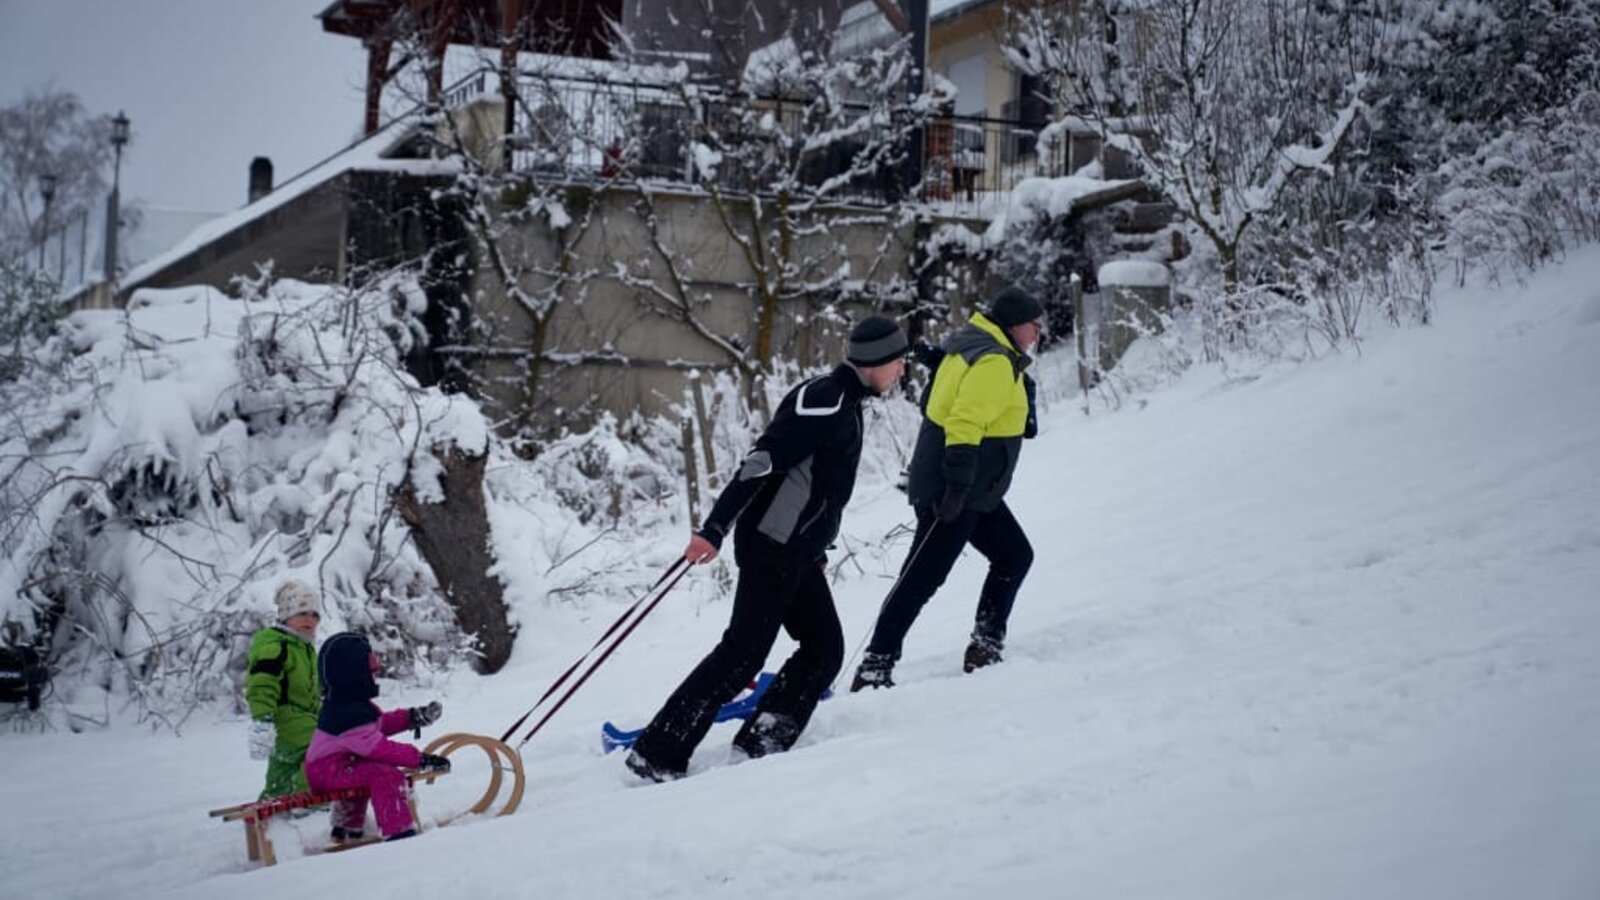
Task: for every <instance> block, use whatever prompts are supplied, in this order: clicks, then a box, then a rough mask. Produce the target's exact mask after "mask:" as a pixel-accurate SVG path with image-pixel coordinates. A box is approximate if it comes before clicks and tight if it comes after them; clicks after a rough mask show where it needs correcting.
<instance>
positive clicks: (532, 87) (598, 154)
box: [446, 74, 1067, 215]
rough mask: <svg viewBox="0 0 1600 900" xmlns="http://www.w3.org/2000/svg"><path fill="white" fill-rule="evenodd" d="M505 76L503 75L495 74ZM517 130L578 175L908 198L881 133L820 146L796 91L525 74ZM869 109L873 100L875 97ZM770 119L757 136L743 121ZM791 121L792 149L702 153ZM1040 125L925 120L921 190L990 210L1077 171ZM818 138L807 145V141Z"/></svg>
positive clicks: (550, 160) (547, 163)
mask: <svg viewBox="0 0 1600 900" xmlns="http://www.w3.org/2000/svg"><path fill="white" fill-rule="evenodd" d="M492 82H493V83H492ZM499 92H500V88H499V84H498V83H497V81H496V79H494V78H492V77H491V78H486V77H485V76H483V75H481V74H480V75H478V76H476V77H474V78H471V79H468V80H467V81H464V82H462V83H461V84H460V85H458V86H457V87H456V88H455V89H453V90H452V91H450V92H449V93H448V94H447V95H446V96H447V99H448V101H449V102H447V103H446V106H447V108H451V109H458V108H460V107H461V106H464V105H466V104H467V103H470V102H472V101H473V100H477V99H480V98H488V97H494V98H498V97H499ZM518 96H519V97H520V99H521V102H522V108H521V109H519V111H518V116H517V120H516V121H517V132H516V133H515V134H513V135H511V136H509V137H508V138H507V140H506V144H507V147H508V148H509V160H510V161H509V167H510V169H511V170H512V171H515V172H528V173H544V174H547V175H551V176H555V177H560V178H563V179H566V180H571V181H600V180H605V179H609V178H613V177H616V176H618V175H623V174H626V175H628V176H630V177H635V178H642V179H648V180H654V181H661V182H666V183H679V184H685V185H695V184H698V183H699V182H700V177H701V176H702V175H704V174H705V172H706V170H707V169H714V171H715V183H716V184H717V186H718V187H719V188H721V189H723V190H728V191H735V192H758V193H762V192H767V191H770V190H773V189H774V188H775V187H776V186H777V185H778V184H781V183H792V182H794V181H798V182H799V184H800V185H803V186H809V187H811V188H814V189H821V190H824V191H825V193H826V196H827V197H828V198H829V199H831V200H836V201H839V202H850V203H856V204H864V205H870V206H881V205H887V204H889V203H893V202H897V201H901V200H904V199H905V198H906V193H907V192H906V189H905V187H904V185H903V183H902V180H903V176H902V173H901V172H900V171H899V170H898V168H897V167H896V168H895V169H893V170H890V169H888V168H871V167H868V166H866V165H863V164H862V157H861V154H862V153H864V152H867V151H868V148H869V146H870V145H871V144H872V143H873V139H851V138H841V139H835V140H831V141H827V142H823V143H821V145H820V146H815V147H808V146H807V144H808V142H807V141H806V140H805V138H806V137H807V135H806V134H805V129H806V128H807V127H808V126H807V123H806V122H805V120H804V117H805V115H806V107H805V105H804V104H802V103H799V102H797V101H794V100H784V99H781V98H762V99H755V100H741V99H718V98H716V97H715V95H712V94H710V93H709V92H706V91H700V92H699V93H698V95H697V96H696V98H695V102H694V104H693V105H692V106H691V105H690V104H688V103H686V102H684V98H683V95H682V94H681V93H680V92H679V90H678V89H677V88H676V87H675V86H671V85H663V84H659V83H647V82H615V81H602V80H592V79H584V78H551V77H540V78H538V79H522V80H520V81H519V84H518ZM863 110H864V108H863ZM741 128H744V129H761V130H764V133H759V134H757V133H752V134H750V135H748V136H741V135H740V134H738V131H739V129H741ZM775 131H776V132H783V133H784V134H786V135H787V137H788V138H789V139H790V140H789V141H787V142H786V145H787V147H788V148H789V151H790V152H791V154H793V155H792V156H791V158H789V159H784V160H774V159H765V160H761V161H757V162H754V163H752V162H751V161H750V160H747V159H734V158H731V155H730V158H727V159H724V160H722V161H720V162H719V163H717V164H716V165H715V166H714V167H713V166H708V165H706V164H705V161H703V160H697V159H696V150H695V144H696V142H697V136H699V135H704V134H707V133H710V132H715V133H716V134H717V135H718V138H719V140H720V141H721V142H722V143H723V144H724V145H730V144H734V143H737V142H739V141H741V140H748V141H763V142H769V143H772V138H773V132H775ZM1038 137H1039V129H1038V128H1037V127H1030V126H1028V125H1025V124H1023V123H1021V122H1017V121H1012V120H1006V119H996V118H987V117H982V116H945V117H939V118H935V119H932V120H929V121H928V122H927V123H926V124H925V126H924V128H923V147H924V167H923V178H922V181H921V184H920V185H917V186H916V188H915V192H914V194H913V196H912V199H914V200H919V201H922V202H925V203H928V204H931V205H934V206H937V207H939V208H940V209H941V210H942V211H945V212H948V213H951V214H955V215H985V214H987V213H989V212H990V211H992V210H993V209H994V208H996V207H998V206H999V205H1002V204H1003V203H1004V200H1005V198H1006V197H1007V196H1009V194H1010V192H1011V191H1012V190H1013V189H1014V188H1015V187H1016V185H1017V184H1018V183H1019V182H1020V181H1022V180H1023V179H1025V178H1031V177H1038V176H1045V177H1050V176H1055V175H1060V174H1064V173H1065V171H1066V165H1067V158H1066V148H1065V147H1064V146H1062V145H1060V144H1058V145H1057V146H1056V147H1054V148H1053V151H1052V152H1050V153H1045V154H1041V153H1039V151H1038V145H1039V139H1038ZM798 148H807V149H798Z"/></svg>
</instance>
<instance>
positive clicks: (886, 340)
mask: <svg viewBox="0 0 1600 900" xmlns="http://www.w3.org/2000/svg"><path fill="white" fill-rule="evenodd" d="M910 346H911V341H910V340H909V339H908V338H907V337H906V333H905V331H904V330H903V329H901V327H900V326H899V325H896V324H895V322H894V320H893V319H886V318H884V317H883V316H868V317H867V318H865V319H862V320H861V321H860V322H858V323H856V327H854V328H852V329H850V351H849V353H848V354H846V356H845V359H848V360H849V361H850V362H852V363H854V364H855V365H857V366H869V367H870V366H881V365H883V364H884V363H886V362H890V361H892V360H894V359H897V358H899V357H902V356H905V355H906V349H907V348H909V347H910Z"/></svg>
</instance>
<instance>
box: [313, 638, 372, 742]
mask: <svg viewBox="0 0 1600 900" xmlns="http://www.w3.org/2000/svg"><path fill="white" fill-rule="evenodd" d="M374 659H375V657H374V656H373V655H372V645H371V644H369V643H367V639H366V638H364V637H362V636H361V635H359V634H356V633H355V632H354V631H341V632H339V633H338V634H336V635H334V636H333V637H331V638H328V640H327V641H326V642H324V643H323V645H322V649H321V650H319V651H317V677H318V679H319V680H321V682H322V712H321V714H319V715H318V716H317V727H318V728H320V729H321V730H323V731H326V732H327V733H329V734H343V733H344V732H346V731H349V730H350V729H352V728H355V727H356V726H358V725H365V724H366V723H368V722H374V721H377V719H378V708H377V707H376V706H374V705H373V703H372V698H373V697H376V696H378V682H377V680H376V679H374V678H373V677H372V670H373V661H374Z"/></svg>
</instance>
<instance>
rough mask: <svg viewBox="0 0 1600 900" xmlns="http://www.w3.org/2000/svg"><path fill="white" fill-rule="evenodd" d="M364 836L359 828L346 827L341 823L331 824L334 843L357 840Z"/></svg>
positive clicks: (346, 842)
mask: <svg viewBox="0 0 1600 900" xmlns="http://www.w3.org/2000/svg"><path fill="white" fill-rule="evenodd" d="M364 836H365V835H364V833H363V832H362V830H361V829H359V828H346V827H344V826H343V825H335V826H333V842H334V843H335V844H348V843H350V842H351V841H359V840H361V839H362V837H364Z"/></svg>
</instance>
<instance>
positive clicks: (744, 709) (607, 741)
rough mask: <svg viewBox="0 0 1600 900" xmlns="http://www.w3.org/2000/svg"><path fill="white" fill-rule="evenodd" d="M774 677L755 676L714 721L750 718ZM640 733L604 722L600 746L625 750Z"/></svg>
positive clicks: (766, 674) (827, 694)
mask: <svg viewBox="0 0 1600 900" xmlns="http://www.w3.org/2000/svg"><path fill="white" fill-rule="evenodd" d="M776 677H777V676H776V675H774V674H773V673H771V672H762V673H761V674H760V675H758V676H756V680H755V681H752V682H750V693H748V694H745V695H744V696H743V697H739V698H736V699H734V700H730V701H728V702H727V703H724V704H722V706H721V707H719V708H718V709H717V718H716V721H718V722H726V721H728V720H730V719H748V718H750V714H751V713H753V712H755V711H756V704H757V703H759V702H760V701H761V695H762V694H765V693H766V692H767V688H769V687H771V686H772V679H774V678H776ZM832 696H833V692H832V691H823V692H822V699H824V700H826V699H828V698H829V697H832ZM641 734H644V729H643V728H635V729H633V730H632V731H623V730H622V729H621V728H618V727H617V726H615V725H613V724H611V723H610V722H605V723H603V724H602V725H601V726H600V746H601V748H602V749H604V750H605V752H607V753H610V752H611V751H613V750H626V749H628V748H629V747H632V746H633V742H634V741H637V740H638V739H639V735H641Z"/></svg>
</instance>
